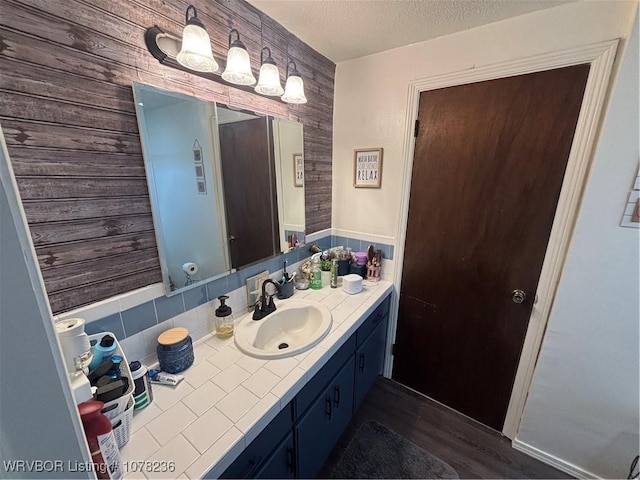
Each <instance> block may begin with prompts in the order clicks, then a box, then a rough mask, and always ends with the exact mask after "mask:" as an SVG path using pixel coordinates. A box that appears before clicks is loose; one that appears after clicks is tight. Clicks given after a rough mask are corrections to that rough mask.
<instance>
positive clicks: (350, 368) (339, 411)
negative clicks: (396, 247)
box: [220, 295, 390, 478]
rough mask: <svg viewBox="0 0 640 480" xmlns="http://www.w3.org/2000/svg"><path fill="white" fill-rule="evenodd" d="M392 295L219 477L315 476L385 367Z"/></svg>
mask: <svg viewBox="0 0 640 480" xmlns="http://www.w3.org/2000/svg"><path fill="white" fill-rule="evenodd" d="M389 302H390V295H389V296H387V297H386V298H385V299H384V300H383V301H382V302H381V304H380V305H379V306H378V307H377V308H376V309H375V310H374V311H373V313H371V315H369V316H368V317H367V318H366V319H365V321H364V322H362V324H361V325H360V327H359V328H358V330H357V331H356V332H355V333H354V334H353V335H351V336H350V337H349V338H348V339H347V340H345V342H344V343H343V344H342V345H341V346H340V348H338V350H337V351H336V353H334V354H333V355H332V356H331V358H329V359H328V360H327V362H326V363H325V364H324V366H323V367H322V368H320V370H318V372H317V373H316V374H315V375H314V376H313V377H312V378H311V379H309V380H308V382H307V383H306V385H305V386H304V387H303V388H302V390H300V391H299V392H298V394H297V395H296V396H295V398H294V399H293V400H292V401H291V403H289V404H288V405H287V406H286V407H285V408H284V409H283V410H282V411H281V412H280V413H279V414H278V415H277V416H276V418H274V419H273V420H272V421H271V423H270V424H269V425H267V426H266V427H265V429H264V430H263V431H262V433H260V435H258V436H257V437H256V439H255V440H253V441H252V442H251V444H249V445H248V446H247V447H246V448H245V450H244V451H243V452H242V453H241V454H240V456H238V458H237V459H236V460H235V461H234V462H233V463H232V464H231V465H230V466H229V467H228V468H227V470H225V472H224V473H223V474H222V475H221V476H220V478H294V477H295V478H315V477H316V476H317V474H318V473H319V472H320V469H321V468H322V466H323V465H324V462H325V461H326V460H327V458H328V456H329V454H330V453H331V450H333V447H334V446H335V444H336V442H337V441H338V439H339V438H340V435H341V434H342V432H343V431H344V429H345V428H346V427H347V425H348V424H349V421H350V420H351V416H352V414H353V411H354V410H355V409H356V408H357V407H358V405H360V402H362V400H363V398H364V397H365V395H366V394H367V392H368V391H369V389H370V388H371V386H372V385H373V383H374V382H375V380H376V378H377V376H378V374H380V373H381V372H382V365H383V362H384V347H385V339H386V334H387V323H388V313H389Z"/></svg>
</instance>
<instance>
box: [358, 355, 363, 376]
mask: <svg viewBox="0 0 640 480" xmlns="http://www.w3.org/2000/svg"><path fill="white" fill-rule="evenodd" d="M358 369H359V370H360V371H361V372H364V353H361V354H360V360H359V362H358Z"/></svg>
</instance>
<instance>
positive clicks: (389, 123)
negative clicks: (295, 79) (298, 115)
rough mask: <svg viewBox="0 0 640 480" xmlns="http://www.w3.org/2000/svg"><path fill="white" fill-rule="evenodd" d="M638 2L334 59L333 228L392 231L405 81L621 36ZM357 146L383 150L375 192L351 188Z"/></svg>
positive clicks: (564, 9)
mask: <svg viewBox="0 0 640 480" xmlns="http://www.w3.org/2000/svg"><path fill="white" fill-rule="evenodd" d="M636 7H637V3H636V2H635V1H629V2H623V1H606V0H601V1H594V2H590V1H586V2H578V3H572V4H567V5H564V6H561V7H557V8H552V9H548V10H542V11H539V12H534V13H531V14H528V15H524V16H521V17H516V18H514V19H511V20H505V21H502V22H498V23H494V24H491V25H487V26H484V27H479V28H475V29H472V30H468V31H465V32H461V33H458V34H455V35H448V36H446V37H441V38H437V39H435V40H431V41H428V42H422V43H418V44H415V45H409V46H405V47H401V48H397V49H394V50H390V51H388V52H383V53H381V54H376V55H370V56H367V57H363V58H359V59H355V60H351V61H347V62H343V63H340V64H338V65H337V68H336V80H335V99H334V122H333V209H332V219H333V220H332V227H333V228H337V229H343V230H351V231H359V232H365V233H368V234H374V235H383V236H388V237H395V236H396V234H397V229H398V222H399V219H400V217H401V213H400V203H401V198H402V188H403V184H402V179H403V174H404V170H405V168H406V165H405V161H404V159H405V157H406V152H405V151H404V142H405V139H406V138H407V136H409V135H411V132H410V131H409V129H408V128H407V127H408V125H407V123H406V114H407V106H408V99H407V94H408V85H409V82H411V81H414V80H418V79H422V78H426V77H430V76H434V75H437V74H441V73H451V72H456V71H462V70H465V69H470V68H474V66H476V67H478V66H484V65H490V64H494V63H498V62H504V61H508V60H513V59H518V58H524V57H528V56H532V55H538V54H542V53H547V52H552V51H557V50H563V49H567V48H571V47H576V46H582V45H587V44H591V43H596V42H599V41H603V40H610V39H614V38H620V37H625V36H627V35H628V34H629V32H630V30H631V24H632V16H633V12H634V11H635V8H636ZM412 127H413V123H412V122H411V128H412ZM362 147H383V148H384V159H383V172H382V186H381V188H380V189H367V188H359V189H356V188H354V187H353V150H354V148H362ZM345 205H348V206H349V208H344V206H345ZM354 212H357V213H358V214H357V215H356V214H354Z"/></svg>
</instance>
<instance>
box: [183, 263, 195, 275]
mask: <svg viewBox="0 0 640 480" xmlns="http://www.w3.org/2000/svg"><path fill="white" fill-rule="evenodd" d="M182 271H183V272H184V273H186V274H187V275H195V274H196V273H198V265H196V264H195V263H193V262H187V263H185V264H184V265H182Z"/></svg>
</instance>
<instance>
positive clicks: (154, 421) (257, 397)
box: [120, 280, 393, 479]
mask: <svg viewBox="0 0 640 480" xmlns="http://www.w3.org/2000/svg"><path fill="white" fill-rule="evenodd" d="M392 289H393V285H392V283H390V282H387V281H384V280H381V281H379V282H367V281H365V282H364V287H363V291H362V292H361V293H359V294H357V295H348V294H347V293H345V292H344V291H343V290H342V288H337V289H333V288H329V287H324V288H322V289H320V290H304V291H298V290H296V292H295V294H294V296H293V297H292V298H296V297H297V298H303V297H304V298H307V299H310V300H315V301H318V302H320V303H322V304H324V305H325V306H326V307H327V308H328V309H329V310H330V311H331V314H332V317H333V323H332V325H331V331H330V332H329V334H328V335H327V336H326V337H325V338H324V339H323V340H322V342H320V343H319V344H318V345H317V346H315V347H313V348H312V349H310V350H308V351H306V352H303V353H301V354H299V355H295V356H292V357H288V358H282V359H277V360H261V359H257V358H253V357H250V356H248V355H245V354H244V353H242V352H240V351H239V350H238V349H237V347H236V345H235V343H234V340H233V337H231V338H229V339H224V340H222V339H219V338H218V337H216V336H215V335H211V336H208V337H205V338H203V339H201V340H199V341H198V342H196V343H195V344H194V354H195V361H194V364H193V366H192V367H190V368H189V369H187V370H185V371H184V372H181V375H183V376H184V377H185V380H183V381H182V382H181V383H180V384H178V386H176V387H171V386H166V385H159V384H153V403H151V404H150V405H149V406H148V407H146V408H144V409H142V410H139V411H135V413H134V417H133V422H132V428H131V437H130V439H129V442H128V443H127V444H126V445H125V446H124V447H123V448H122V449H121V451H120V456H121V459H122V463H123V467H124V474H125V478H191V479H196V478H201V477H202V476H204V475H205V474H206V473H207V472H208V471H209V470H210V469H212V468H213V470H212V472H211V475H212V476H216V477H217V476H219V475H220V474H222V472H224V471H225V470H226V468H227V467H228V466H229V465H230V464H231V463H232V462H233V461H234V460H235V459H236V458H237V457H238V455H239V454H240V453H241V452H242V451H243V450H244V448H245V447H246V446H247V445H249V444H250V443H251V441H252V440H253V439H254V438H256V436H257V435H258V434H259V433H260V432H261V431H262V430H263V429H264V427H266V426H267V425H268V424H269V422H270V421H271V420H273V418H275V416H276V415H277V414H278V413H279V412H280V410H281V409H282V408H284V407H285V406H286V405H287V404H288V403H289V402H290V401H291V399H293V397H294V396H295V395H296V394H297V393H298V392H299V391H300V389H301V388H302V387H303V386H304V385H305V384H306V383H307V381H308V380H310V379H311V378H312V377H313V375H315V374H316V372H318V370H320V368H321V367H322V366H323V365H324V364H325V363H326V362H327V360H328V359H329V358H330V357H331V356H332V355H333V354H334V353H335V352H336V351H337V349H338V348H339V347H340V346H342V344H343V343H344V342H345V341H346V340H347V339H348V338H349V336H350V335H351V334H352V333H354V332H355V331H356V330H357V328H358V327H359V326H360V324H361V323H362V322H363V321H364V320H365V319H366V317H367V315H369V314H370V313H371V312H373V310H374V309H375V307H377V306H378V305H379V304H380V302H381V300H382V299H384V298H385V297H386V295H388V294H389V293H390V292H391V291H392ZM281 302H287V300H281ZM278 303H280V302H276V306H277V305H278ZM248 315H250V313H249V314H248ZM240 318H241V317H240ZM238 321H239V319H236V323H237V322H238Z"/></svg>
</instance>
